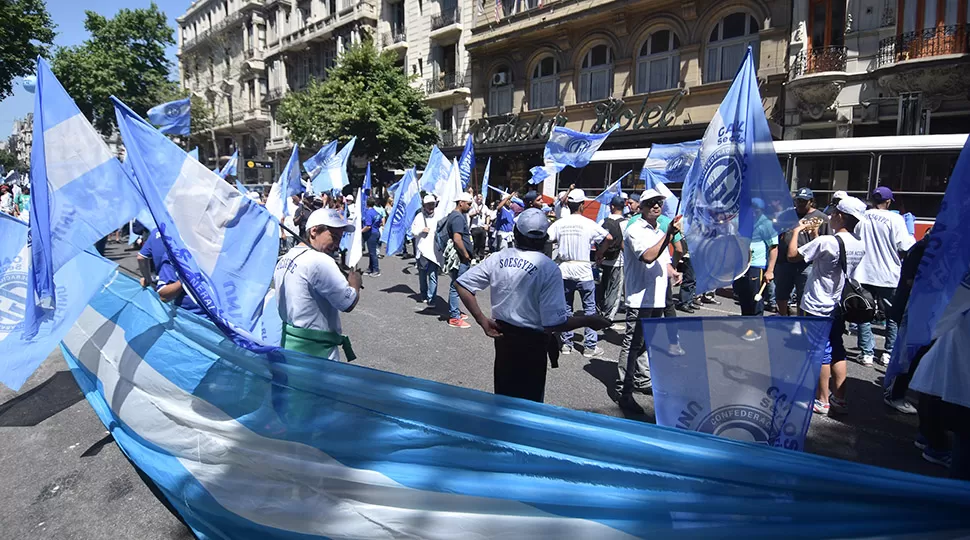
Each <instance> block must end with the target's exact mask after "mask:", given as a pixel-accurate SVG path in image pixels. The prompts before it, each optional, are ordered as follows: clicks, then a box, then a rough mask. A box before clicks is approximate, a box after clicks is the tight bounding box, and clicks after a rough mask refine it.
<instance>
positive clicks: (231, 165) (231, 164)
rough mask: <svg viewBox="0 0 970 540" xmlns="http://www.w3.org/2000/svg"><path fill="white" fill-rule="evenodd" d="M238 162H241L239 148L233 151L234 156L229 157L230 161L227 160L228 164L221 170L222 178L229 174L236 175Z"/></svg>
mask: <svg viewBox="0 0 970 540" xmlns="http://www.w3.org/2000/svg"><path fill="white" fill-rule="evenodd" d="M238 163H239V150H236V151H235V152H233V153H232V156H230V157H229V161H227V162H226V165H225V166H224V167H223V168H222V169H220V170H219V176H220V177H221V178H225V177H227V176H236V165H237V164H238ZM237 187H238V184H237Z"/></svg>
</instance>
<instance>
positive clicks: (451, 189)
mask: <svg viewBox="0 0 970 540" xmlns="http://www.w3.org/2000/svg"><path fill="white" fill-rule="evenodd" d="M461 192H462V189H461V174H460V172H459V168H458V161H456V160H452V162H451V167H450V168H449V173H448V176H447V177H445V178H444V180H441V181H439V182H438V185H437V186H435V190H434V195H435V197H438V206H436V207H435V208H434V218H435V219H436V220H437V221H438V222H439V223H440V222H441V220H443V219H445V217H447V216H448V214H450V213H451V211H452V210H454V209H455V206H456V203H455V199H456V198H458V194H459V193H461Z"/></svg>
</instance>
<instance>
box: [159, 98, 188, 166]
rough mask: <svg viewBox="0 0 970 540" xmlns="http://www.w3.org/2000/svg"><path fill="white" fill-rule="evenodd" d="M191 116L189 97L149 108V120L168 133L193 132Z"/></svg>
mask: <svg viewBox="0 0 970 540" xmlns="http://www.w3.org/2000/svg"><path fill="white" fill-rule="evenodd" d="M191 117H192V100H191V99H189V98H185V99H177V100H175V101H169V102H168V103H162V104H161V105H155V106H154V107H152V108H151V109H148V121H149V122H151V123H152V124H155V126H156V127H157V128H158V131H161V132H162V133H164V134H166V135H188V134H189V133H191V124H192V120H191ZM197 159H198V157H197Z"/></svg>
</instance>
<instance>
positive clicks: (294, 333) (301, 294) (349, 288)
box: [273, 208, 361, 360]
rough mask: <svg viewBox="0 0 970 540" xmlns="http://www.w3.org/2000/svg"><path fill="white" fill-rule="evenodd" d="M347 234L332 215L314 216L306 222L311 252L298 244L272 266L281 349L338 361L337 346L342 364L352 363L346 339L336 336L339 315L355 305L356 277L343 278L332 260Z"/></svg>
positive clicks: (347, 229)
mask: <svg viewBox="0 0 970 540" xmlns="http://www.w3.org/2000/svg"><path fill="white" fill-rule="evenodd" d="M353 230H354V226H353V225H352V224H350V223H348V222H347V220H346V219H345V218H344V217H343V216H342V215H340V212H338V211H337V210H336V209H333V208H327V209H320V210H315V211H314V212H313V213H312V214H310V216H309V217H308V218H307V222H306V231H307V233H306V237H307V241H308V242H309V243H310V245H311V246H313V249H311V248H309V247H307V246H306V245H304V244H298V245H297V246H296V247H294V248H293V249H291V250H289V251H287V252H286V254H285V255H283V256H282V257H281V258H280V260H279V262H278V263H276V271H275V273H274V274H273V281H274V283H275V284H276V290H277V292H278V297H279V312H280V318H282V319H283V323H284V324H283V340H282V343H281V344H282V346H283V347H284V348H286V349H291V350H295V351H300V352H305V353H308V354H312V355H314V356H319V357H322V358H329V359H331V360H339V359H340V352H339V350H338V346H340V347H341V348H342V349H343V351H344V355H345V356H346V357H347V360H353V359H354V358H356V356H354V352H353V349H352V348H351V347H350V339H349V338H348V337H347V336H345V335H343V334H341V332H342V328H341V326H340V312H341V311H342V312H344V313H349V312H351V311H353V309H354V307H355V306H356V305H357V301H358V300H359V299H360V285H361V276H360V272H358V271H357V270H351V271H350V273H349V274H348V275H347V277H344V274H343V273H342V272H341V271H340V268H339V267H338V266H337V261H336V260H334V258H333V254H334V253H336V252H337V250H338V249H339V247H340V239H341V237H343V234H344V232H351V231H353Z"/></svg>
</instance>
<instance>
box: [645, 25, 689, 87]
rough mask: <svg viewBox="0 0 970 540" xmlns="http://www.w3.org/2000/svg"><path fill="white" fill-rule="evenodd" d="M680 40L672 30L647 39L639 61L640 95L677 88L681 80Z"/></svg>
mask: <svg viewBox="0 0 970 540" xmlns="http://www.w3.org/2000/svg"><path fill="white" fill-rule="evenodd" d="M679 48H680V39H679V38H678V37H677V34H674V33H673V32H671V31H670V30H661V31H659V32H655V33H653V34H651V35H650V36H648V37H647V40H646V41H645V42H643V46H642V47H640V56H639V58H638V59H637V85H636V92H637V93H638V94H646V93H647V92H656V91H658V90H666V89H668V88H674V87H675V86H677V82H678V80H679V79H680V52H679V51H678V49H679Z"/></svg>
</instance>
